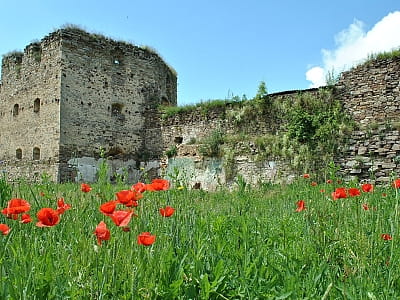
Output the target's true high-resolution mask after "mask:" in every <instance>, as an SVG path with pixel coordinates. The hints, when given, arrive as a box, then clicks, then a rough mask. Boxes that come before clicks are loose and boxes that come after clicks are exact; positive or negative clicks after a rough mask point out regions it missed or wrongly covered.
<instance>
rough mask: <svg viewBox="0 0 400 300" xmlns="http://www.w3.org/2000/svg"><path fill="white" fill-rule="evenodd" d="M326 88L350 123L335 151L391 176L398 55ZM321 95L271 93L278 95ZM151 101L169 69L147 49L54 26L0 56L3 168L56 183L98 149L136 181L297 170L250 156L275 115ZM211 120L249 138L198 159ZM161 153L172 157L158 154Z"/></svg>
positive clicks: (368, 175)
mask: <svg viewBox="0 0 400 300" xmlns="http://www.w3.org/2000/svg"><path fill="white" fill-rule="evenodd" d="M333 89H334V90H335V97H336V99H337V100H339V101H341V103H342V106H343V110H344V113H346V114H348V115H349V116H350V117H351V119H352V120H353V121H354V123H355V124H357V126H356V127H355V128H354V129H353V130H352V131H351V132H349V133H348V134H347V139H346V145H343V146H342V147H341V149H340V151H338V153H337V154H336V157H332V160H334V162H335V163H336V164H337V165H338V166H339V167H340V171H341V173H342V174H343V176H345V177H347V178H355V177H356V178H358V179H361V180H362V179H365V180H374V181H375V182H377V183H379V182H381V183H388V182H390V180H391V176H392V175H393V174H400V56H398V55H397V56H391V57H388V58H380V59H374V60H371V61H369V62H368V63H366V64H361V65H359V66H357V67H355V68H353V69H351V70H350V71H347V72H344V73H342V74H341V76H340V78H339V81H338V83H337V84H335V86H333ZM318 93H319V90H318V89H309V90H303V91H287V92H281V93H275V94H271V95H268V97H269V99H270V101H271V102H276V103H279V102H282V101H289V102H290V101H293V99H295V97H297V96H298V95H299V94H310V95H314V94H318ZM290 103H291V102H290ZM160 104H163V105H170V106H176V104H177V77H176V73H175V71H174V70H173V69H172V68H171V67H169V66H168V65H167V64H166V63H165V62H164V61H163V60H162V59H161V57H160V56H159V55H158V54H156V53H155V52H154V51H151V50H150V49H147V48H141V47H137V46H134V45H132V44H128V43H125V42H117V41H114V40H111V39H108V38H106V37H103V36H99V35H96V34H90V33H87V32H85V31H82V30H80V29H76V28H65V29H60V30H57V31H55V32H53V33H51V34H49V35H48V36H46V37H45V38H43V39H42V40H41V41H40V42H36V43H31V44H30V45H28V46H27V47H26V48H25V49H24V52H21V53H19V52H15V53H10V54H8V55H5V56H4V57H3V60H2V78H1V85H0V170H2V171H3V172H5V173H6V174H7V177H8V178H9V179H15V178H19V177H25V178H29V179H33V180H34V179H37V178H40V176H41V175H42V174H48V175H49V176H50V178H51V179H52V180H55V181H58V182H65V181H80V180H84V181H95V180H96V179H97V172H98V170H99V166H100V165H101V162H102V161H103V160H104V159H107V162H108V165H109V167H110V169H111V174H109V175H110V176H114V175H115V174H123V175H127V176H128V178H127V179H128V180H130V181H135V180H137V179H138V178H140V176H141V174H142V171H141V170H143V169H144V170H145V172H146V174H147V175H149V176H150V177H155V176H160V175H165V174H171V173H175V176H178V175H179V177H180V179H181V180H182V181H188V183H189V184H190V185H191V186H192V185H197V186H201V187H202V188H206V189H214V188H216V187H217V186H218V185H220V184H228V185H229V184H232V182H234V180H235V178H238V176H241V177H242V178H243V179H244V180H245V181H246V182H249V183H257V182H259V181H264V182H277V181H279V180H280V178H282V177H283V178H290V177H291V176H292V177H293V176H296V174H295V173H296V172H292V171H293V170H291V166H290V162H289V164H288V162H287V161H286V162H285V161H282V160H281V159H280V158H279V157H273V156H271V157H268V158H265V159H264V160H259V158H258V157H260V155H259V154H260V151H261V150H260V149H258V148H257V145H256V143H254V141H255V140H256V139H257V136H258V135H264V136H265V135H269V136H274V135H275V136H276V135H280V134H282V132H284V130H285V126H284V125H285V124H284V118H283V119H282V118H280V119H279V118H278V119H276V118H275V117H276V116H275V117H274V116H273V115H271V114H270V113H268V112H266V113H259V112H257V111H256V112H255V113H252V112H251V111H250V112H249V111H247V112H246V111H245V110H244V109H245V107H241V105H240V104H239V105H236V106H235V105H232V104H231V103H226V104H224V105H223V106H218V107H215V108H212V109H208V110H205V109H204V108H198V109H195V110H192V111H185V112H182V113H179V114H177V115H173V116H169V117H164V118H163V116H162V115H161V113H160V111H159V110H158V106H159V105H160ZM244 113H247V114H249V113H250V116H251V122H250V123H249V124H248V125H249V126H247V127H243V124H241V125H240V126H238V124H239V121H240V118H241V117H242V115H243V114H244ZM245 123H246V122H245ZM216 128H217V129H219V130H221V132H223V134H225V135H230V136H235V135H236V136H239V137H240V135H241V134H242V135H243V136H251V137H252V138H253V140H250V139H249V140H247V139H243V138H242V139H239V140H238V141H237V142H235V143H234V144H235V146H234V147H235V149H231V150H229V149H228V150H229V151H227V152H226V153H225V156H219V157H218V156H216V157H205V156H204V155H202V154H201V153H200V152H199V148H200V147H201V141H202V140H203V139H204V138H206V137H209V136H212V134H213V132H214V131H215V129H216ZM172 150H174V151H172ZM167 151H170V153H174V155H172V156H170V157H169V158H168V159H167V160H166V159H165V154H166V152H167ZM161 171H162V172H161ZM233 171H234V172H233ZM297 172H298V171H297ZM178 173H179V174H178ZM297 175H298V174H297ZM183 177H184V178H183Z"/></svg>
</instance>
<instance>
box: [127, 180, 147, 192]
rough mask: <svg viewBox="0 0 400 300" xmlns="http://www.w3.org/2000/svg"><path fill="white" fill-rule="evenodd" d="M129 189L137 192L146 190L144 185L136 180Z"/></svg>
mask: <svg viewBox="0 0 400 300" xmlns="http://www.w3.org/2000/svg"><path fill="white" fill-rule="evenodd" d="M131 190H133V191H136V192H138V193H143V192H145V191H146V185H145V184H144V183H143V182H138V183H136V184H134V185H132V187H131Z"/></svg>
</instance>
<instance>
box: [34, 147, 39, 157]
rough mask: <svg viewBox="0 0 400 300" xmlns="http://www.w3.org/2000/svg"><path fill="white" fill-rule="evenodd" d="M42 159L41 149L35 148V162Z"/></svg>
mask: <svg viewBox="0 0 400 300" xmlns="http://www.w3.org/2000/svg"><path fill="white" fill-rule="evenodd" d="M39 159H40V148H38V147H35V148H33V160H39Z"/></svg>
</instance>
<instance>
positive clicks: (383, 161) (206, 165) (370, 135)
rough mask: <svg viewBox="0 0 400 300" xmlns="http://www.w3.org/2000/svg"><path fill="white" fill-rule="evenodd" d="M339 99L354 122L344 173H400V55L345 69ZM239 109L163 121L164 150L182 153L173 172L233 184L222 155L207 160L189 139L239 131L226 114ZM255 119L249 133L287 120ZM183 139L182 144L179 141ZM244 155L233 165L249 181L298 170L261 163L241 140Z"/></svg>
mask: <svg viewBox="0 0 400 300" xmlns="http://www.w3.org/2000/svg"><path fill="white" fill-rule="evenodd" d="M299 92H301V93H316V92H317V90H316V89H311V90H303V91H292V92H291V91H288V92H282V93H276V94H271V95H270V98H271V101H277V102H280V101H291V100H290V99H291V98H292V99H293V98H294V97H296V96H297V95H298V93H299ZM335 97H336V98H337V99H339V100H340V101H341V102H342V103H343V106H344V111H345V113H348V114H350V116H352V118H353V120H354V121H355V124H356V129H355V130H354V131H353V132H351V133H350V134H349V136H348V139H347V144H345V145H342V147H341V149H339V150H340V151H339V153H338V155H337V157H333V160H334V161H335V163H336V164H338V165H339V166H340V171H341V173H342V175H343V176H344V177H345V178H347V179H352V178H358V179H360V180H368V181H375V182H377V183H388V182H389V181H390V180H391V175H392V174H397V175H400V57H394V58H389V59H375V60H371V61H369V62H368V63H365V64H362V65H360V66H357V67H355V68H353V69H352V70H350V71H348V72H344V73H343V74H342V75H341V77H340V79H339V82H338V83H337V85H336V86H335ZM229 114H231V115H232V114H236V115H237V114H240V111H238V110H237V108H235V109H231V108H230V107H225V108H223V109H222V110H221V109H218V110H212V111H211V112H209V113H208V114H206V115H204V114H201V112H200V111H199V110H197V111H194V112H190V113H186V114H184V113H183V114H181V115H177V116H175V117H173V118H168V119H166V120H165V121H164V123H163V130H162V133H163V135H164V138H163V140H164V141H166V142H167V143H166V145H165V149H168V148H171V147H173V146H174V145H175V146H177V148H178V156H177V157H174V158H171V159H170V160H169V162H170V163H169V171H172V170H173V169H174V168H175V167H178V168H179V169H180V170H182V172H184V171H183V170H187V171H186V172H188V173H190V174H194V176H193V179H192V180H191V182H190V183H191V184H194V183H195V182H201V183H202V186H203V187H205V188H211V189H212V188H215V187H216V186H217V185H218V184H220V183H223V184H229V182H228V180H227V178H226V174H225V171H226V168H225V167H224V165H226V162H225V161H224V158H213V159H210V158H204V157H201V155H199V152H198V149H197V146H196V145H190V140H191V139H193V138H197V140H201V138H202V137H205V136H208V135H210V134H211V132H212V131H213V130H214V129H215V128H221V129H222V131H223V132H226V133H228V134H229V133H230V134H232V133H233V134H235V133H236V134H238V133H240V132H242V131H243V128H240V127H238V126H236V127H235V126H234V124H232V123H231V122H230V120H229V118H227V116H228V115H229ZM254 120H255V122H252V123H251V126H250V127H247V128H244V129H245V130H247V133H250V134H252V135H257V134H260V135H262V134H265V133H270V134H280V133H282V131H283V130H284V124H283V123H284V120H276V119H274V116H272V115H268V114H267V115H262V114H255V116H254ZM177 141H179V143H177ZM240 147H242V148H246V149H247V152H246V151H238V152H241V153H242V154H241V155H240V156H238V157H235V158H234V160H233V162H231V164H233V165H234V166H235V168H236V171H237V173H238V175H241V176H242V177H244V179H245V180H246V181H247V182H250V183H253V184H256V183H257V182H258V181H260V180H261V181H273V182H276V181H281V180H282V181H287V180H289V181H290V180H291V179H292V178H294V177H295V176H298V175H299V174H296V173H295V172H293V170H292V171H291V170H290V169H291V168H290V165H287V164H285V163H283V161H281V160H280V159H279V158H275V159H273V160H269V161H261V162H260V161H257V159H256V154H257V153H256V151H257V150H256V149H255V147H254V145H252V142H251V141H245V140H244V141H240V142H239V143H238V144H237V145H236V148H240Z"/></svg>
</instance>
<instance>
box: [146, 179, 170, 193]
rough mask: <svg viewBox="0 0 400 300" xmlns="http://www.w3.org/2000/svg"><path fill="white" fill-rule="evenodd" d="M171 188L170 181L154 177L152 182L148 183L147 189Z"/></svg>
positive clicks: (162, 189) (160, 189)
mask: <svg viewBox="0 0 400 300" xmlns="http://www.w3.org/2000/svg"><path fill="white" fill-rule="evenodd" d="M168 189H169V181H168V180H166V179H153V180H152V182H151V183H150V184H146V190H147V191H166V190H168Z"/></svg>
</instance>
